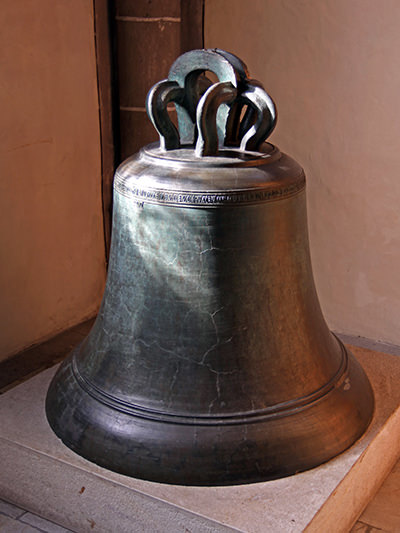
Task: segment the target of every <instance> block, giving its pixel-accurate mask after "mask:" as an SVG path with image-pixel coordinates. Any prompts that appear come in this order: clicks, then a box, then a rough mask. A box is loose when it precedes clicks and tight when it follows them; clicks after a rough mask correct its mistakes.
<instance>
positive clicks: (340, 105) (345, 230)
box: [205, 0, 400, 344]
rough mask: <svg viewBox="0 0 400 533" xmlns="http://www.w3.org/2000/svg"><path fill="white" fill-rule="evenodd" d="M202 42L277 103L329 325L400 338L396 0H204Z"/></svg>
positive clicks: (279, 136)
mask: <svg viewBox="0 0 400 533" xmlns="http://www.w3.org/2000/svg"><path fill="white" fill-rule="evenodd" d="M205 16H206V20H205V45H206V47H219V48H223V49H226V50H229V51H231V52H233V53H235V54H237V55H238V56H239V57H241V58H242V59H243V60H244V61H245V62H246V63H247V65H248V67H249V69H250V73H251V75H252V76H253V77H254V78H257V79H259V80H260V81H262V82H263V83H264V85H265V87H266V89H267V90H268V92H270V94H271V96H273V98H274V99H275V101H276V103H277V106H278V113H279V120H278V126H277V130H276V133H274V134H273V136H272V137H271V140H272V142H274V143H276V144H278V146H280V148H281V149H282V150H284V151H286V152H287V153H289V154H291V155H292V156H293V157H295V158H296V159H297V160H298V161H299V162H300V163H301V164H302V165H303V166H304V168H305V170H306V174H307V178H308V205H309V226H310V240H311V246H312V258H313V267H314V274H315V279H316V283H317V289H318V293H319V297H320V301H321V304H322V307H323V310H324V314H325V317H326V319H327V321H328V323H329V325H330V327H331V328H333V329H335V330H336V331H339V332H342V333H348V334H353V335H361V336H365V337H370V338H373V339H377V340H384V341H388V342H392V343H396V344H400V52H399V50H400V30H399V28H400V2H399V1H398V0H380V1H377V0H252V1H251V2H244V1H243V0H206V13H205Z"/></svg>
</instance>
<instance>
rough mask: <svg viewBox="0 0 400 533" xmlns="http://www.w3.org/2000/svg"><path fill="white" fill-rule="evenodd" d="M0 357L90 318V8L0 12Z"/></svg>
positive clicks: (93, 192) (94, 249)
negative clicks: (0, 118) (0, 117)
mask: <svg viewBox="0 0 400 533" xmlns="http://www.w3.org/2000/svg"><path fill="white" fill-rule="evenodd" d="M0 25H1V32H0V64H1V73H2V74H1V83H0V101H1V116H2V126H1V130H0V151H1V158H0V165H1V170H0V213H1V216H0V250H1V266H0V295H1V297H0V359H4V358H6V357H7V356H9V355H11V354H13V353H15V352H17V351H19V350H21V349H23V348H25V347H26V346H29V345H30V344H33V343H35V342H38V341H41V340H43V339H45V338H47V337H50V336H52V335H53V334H55V333H56V332H58V331H60V330H62V329H65V328H67V327H69V326H71V325H73V324H76V323H79V322H80V321H81V320H83V319H84V318H86V317H89V316H91V315H93V314H94V313H95V311H96V310H97V308H98V305H99V301H100V298H101V295H102V289H103V283H104V278H105V259H104V240H103V229H102V227H103V226H102V209H101V168H100V141H99V119H98V108H97V106H98V98H97V84H96V64H95V49H94V27H93V2H92V1H91V0H57V1H56V2H54V1H53V0H40V2H37V1H36V0H18V1H15V0H3V1H2V3H1V10H0Z"/></svg>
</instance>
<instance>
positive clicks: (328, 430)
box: [46, 352, 375, 486]
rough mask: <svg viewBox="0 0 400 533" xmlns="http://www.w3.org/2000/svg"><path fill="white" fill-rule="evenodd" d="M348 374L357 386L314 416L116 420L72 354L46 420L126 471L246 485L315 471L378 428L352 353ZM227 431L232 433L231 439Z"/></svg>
mask: <svg viewBox="0 0 400 533" xmlns="http://www.w3.org/2000/svg"><path fill="white" fill-rule="evenodd" d="M348 377H349V380H350V382H351V384H352V385H351V387H348V386H347V385H348V383H347V382H346V381H345V382H343V383H342V384H341V385H340V386H339V387H336V388H334V389H333V390H332V391H331V393H330V394H327V395H325V396H324V397H323V398H322V399H321V400H320V401H318V402H315V403H314V404H312V405H310V407H309V409H307V410H306V412H304V411H300V412H294V413H291V414H290V415H289V416H286V417H283V418H281V419H278V420H276V419H275V420H267V421H258V422H256V423H253V424H251V423H250V424H248V423H243V424H242V429H241V427H240V426H237V425H231V426H224V427H223V428H219V427H207V426H195V427H194V426H181V425H177V424H165V423H163V422H160V421H154V420H144V419H140V418H138V417H133V416H131V415H126V414H123V413H118V416H117V418H116V419H115V413H116V411H115V410H113V409H111V408H110V407H108V406H105V405H102V404H100V403H99V402H97V401H96V400H95V399H94V398H93V397H91V396H90V395H88V394H87V392H85V391H84V390H83V389H82V388H81V386H80V384H78V382H77V381H76V380H75V378H74V377H73V373H72V369H71V358H70V357H69V358H68V359H67V360H66V361H65V362H64V363H63V364H62V365H61V367H60V368H59V370H58V372H57V374H56V375H55V376H54V378H53V380H52V382H51V384H50V387H49V391H48V394H47V398H46V416H47V420H48V422H49V424H50V426H51V428H52V429H53V431H54V432H55V433H56V435H57V436H58V437H59V438H60V439H61V440H62V441H63V443H64V444H65V445H66V446H67V447H69V448H70V449H72V450H73V451H74V452H75V453H77V454H78V455H80V456H82V457H84V458H86V459H88V460H89V461H91V462H93V463H95V464H97V465H99V466H101V467H104V468H107V469H109V470H112V471H115V472H118V473H120V474H124V475H128V476H131V477H135V478H139V479H146V480H149V481H155V482H161V483H169V484H178V485H192V486H224V485H240V484H245V483H254V482H262V481H268V480H272V479H277V478H282V477H287V476H290V475H293V474H297V473H298V472H302V471H305V470H309V469H312V468H315V467H317V466H319V465H321V464H323V463H326V462H327V461H329V460H330V459H333V458H334V457H336V456H338V455H339V454H341V453H343V452H344V451H346V450H347V449H349V448H350V447H351V446H353V445H354V444H355V443H356V442H357V441H358V440H359V439H360V438H361V437H362V436H363V434H364V433H365V431H366V430H367V428H368V427H369V425H370V424H371V421H372V419H373V414H374V408H375V401H374V395H373V391H372V387H371V385H370V383H369V380H368V378H367V376H366V374H365V372H364V370H363V369H362V367H361V366H360V364H359V363H358V361H357V360H356V359H355V358H354V356H353V355H352V354H351V352H349V369H348ZM338 411H339V415H340V416H339V418H338V419H336V418H335V416H334V415H335V414H336V413H337V412H338ZM115 420H116V422H115ZM110 424H115V427H114V428H112V427H111V426H110ZM88 428H89V431H88ZM114 430H115V434H114V433H113V431H114ZM221 431H223V432H226V433H224V435H225V437H224V439H222V438H221V435H222V433H221ZM244 435H245V438H244V437H243V436H244Z"/></svg>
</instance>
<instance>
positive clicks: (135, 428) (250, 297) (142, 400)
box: [46, 51, 374, 485]
mask: <svg viewBox="0 0 400 533" xmlns="http://www.w3.org/2000/svg"><path fill="white" fill-rule="evenodd" d="M197 52H199V51H197ZM208 52H209V53H208V55H207V57H209V56H210V53H212V54H217V55H218V54H219V53H220V52H218V51H208ZM189 54H190V53H189ZM186 56H187V54H186ZM213 57H214V56H213ZM227 57H228V58H229V55H228V56H226V55H224V56H223V62H222V67H224V68H225V65H226V62H227V60H228V59H227ZM201 58H202V56H201V54H197V55H196V65H197V67H196V68H197V69H198V68H200V67H201V65H202V63H201ZM184 59H185V58H184ZM214 59H215V61H216V62H217V63H218V61H219V59H218V57H214ZM236 59H237V58H236ZM185 61H186V59H185ZM233 63H234V65H235V62H233ZM199 65H200V67H199ZM222 67H221V72H222V74H221V76H222V75H223V68H222ZM172 70H173V69H172ZM186 70H187V69H186ZM173 72H174V76H175V79H177V80H178V81H179V76H178V75H177V74H176V69H175V70H173ZM196 72H197V71H196ZM232 72H233V73H234V66H233V67H232V68H230V70H229V72H228V73H229V76H230V78H229V79H231V80H234V79H235V78H234V76H233V74H232ZM243 72H244V71H242V70H241V71H240V76H241V77H240V76H239V75H238V79H241V80H242V81H241V83H242V85H243V84H244V85H245V82H244V81H243V76H244V74H243ZM178 81H177V82H176V83H178ZM223 81H225V80H223ZM182 83H183V84H184V80H183V81H182ZM232 83H233V82H232ZM174 87H175V86H174ZM238 87H239V89H240V87H241V85H238ZM257 90H259V87H258V85H257ZM243 91H249V89H248V86H247V87H246V86H245V87H244V89H243ZM153 93H154V94H156V93H157V92H156V91H153ZM173 94H174V95H176V94H181V93H179V91H175V92H174V93H173ZM207 94H210V95H211V94H212V91H210V92H209V93H207ZM246 94H247V93H246ZM205 97H207V95H206V96H205ZM179 98H181V96H180V97H179ZM261 101H262V102H264V101H265V102H267V103H268V106H269V107H268V113H269V114H265V116H266V117H267V118H266V120H267V121H269V122H268V124H269V126H268V127H269V130H271V125H270V123H271V116H273V113H272V111H271V109H272V108H271V106H273V103H271V102H272V101H271V100H270V99H269V100H268V98H263V99H261ZM182 102H183V104H184V100H183V99H181V100H180V105H183V104H182ZM239 103H240V102H239ZM148 105H150V106H151V105H152V103H151V102H150V103H148ZM159 105H160V104H159V102H158V103H157V106H159ZM223 105H225V104H223ZM260 105H263V104H260ZM230 106H231V107H230V109H231V111H230V112H232V113H233V112H234V113H236V114H237V113H238V110H237V109H235V102H233V103H231V104H230ZM205 107H207V109H208V110H209V109H212V106H205ZM157 112H159V114H160V116H161V117H162V116H163V115H162V113H161V112H160V110H158V111H157ZM215 113H217V111H215ZM226 114H227V113H226V112H225V115H226ZM182 116H183V115H182ZM257 116H258V117H262V116H264V115H263V114H262V112H259V113H258V115H257ZM214 119H215V120H218V117H217V116H215V117H214ZM157 120H158V122H157V124H158V126H159V128H160V131H161V133H160V135H161V134H162V128H163V126H162V120H161V119H159V118H158V119H157ZM227 120H228V122H230V124H231V125H232V124H233V123H234V120H233V119H232V117H231V119H230V118H229V116H228V119H227ZM246 120H248V128H254V127H255V126H257V124H258V122H257V120H259V123H260V124H261V126H260V127H262V128H265V125H263V123H262V120H261V118H260V119H257V120H255V119H254V120H253V121H252V120H250V119H246ZM198 122H199V123H201V121H198ZM220 128H221V124H219V129H220ZM211 130H212V128H211ZM239 130H240V128H239V129H238V130H237V131H236V133H235V134H234V137H235V138H237V135H239V133H238V131H239ZM165 131H167V132H168V131H170V128H169V126H168V127H167V128H166V130H165ZM246 131H250V130H249V129H248V130H244V131H242V134H241V135H242V137H245V136H246ZM226 135H227V134H226ZM232 135H233V133H232ZM254 135H255V137H257V133H255V134H254ZM239 136H240V135H239ZM255 137H254V138H255ZM225 141H226V144H228V145H229V142H228V141H227V139H225ZM239 144H240V139H239ZM165 145H168V142H167V143H164V146H165ZM210 145H212V146H217V147H218V146H219V147H218V148H216V149H217V151H218V153H217V154H211V155H207V156H204V157H198V152H199V147H197V150H196V146H195V145H194V144H192V145H190V146H186V145H185V146H181V147H177V148H176V147H175V148H174V149H171V150H168V151H166V150H163V149H162V148H160V147H159V146H158V145H149V146H147V147H146V148H144V149H143V150H142V151H141V152H140V154H138V155H137V156H134V157H131V158H129V159H128V160H127V161H125V162H124V163H123V164H122V165H121V166H120V167H119V169H118V170H117V172H116V175H115V179H114V212H113V230H112V246H111V255H110V264H109V271H108V277H107V285H106V289H105V293H104V297H103V302H102V305H101V309H100V312H99V314H98V317H97V320H96V322H95V325H94V326H93V329H92V331H91V332H90V334H89V335H88V337H87V338H86V339H85V340H84V341H83V342H82V344H81V345H80V346H78V347H77V348H76V349H75V350H74V351H73V352H72V353H71V354H70V356H69V357H68V359H66V360H65V361H64V363H63V364H62V365H61V367H60V368H59V370H58V372H57V374H56V375H55V377H54V379H53V381H52V383H51V385H50V388H49V391H48V395H47V400H46V413H47V418H48V421H49V423H50V425H51V427H52V428H53V430H54V431H55V433H56V434H57V435H58V436H59V437H60V438H61V439H62V440H63V442H64V443H65V444H66V445H67V446H69V447H70V448H71V449H72V450H74V451H76V452H77V453H78V454H80V455H82V456H83V457H86V458H87V459H89V460H91V461H93V462H95V463H97V464H99V465H101V466H104V467H106V468H109V469H111V470H115V471H117V472H120V473H123V474H126V475H130V476H134V477H140V478H144V479H149V480H155V481H161V482H168V483H178V484H191V485H224V484H230V483H248V482H254V481H262V480H267V479H273V478H277V477H282V476H287V475H290V474H293V473H296V472H299V471H302V470H306V469H308V468H312V467H314V466H317V465H319V464H321V463H323V462H325V461H327V460H329V459H330V458H332V457H334V456H336V455H337V454H339V453H341V452H343V451H344V450H346V449H347V448H348V447H349V446H351V445H352V444H353V443H354V442H355V441H356V440H357V439H358V438H359V437H360V436H361V435H362V434H363V432H364V431H365V429H366V428H367V426H368V424H369V423H370V420H371V418H372V413H373V406H374V400H373V393H372V390H371V387H370V384H369V382H368V379H367V377H366V375H365V373H364V371H363V369H362V368H361V366H360V365H359V364H358V363H357V361H356V360H355V358H354V356H353V355H352V354H351V352H349V350H348V349H347V348H346V347H344V346H343V344H342V343H341V342H340V341H339V339H337V338H336V337H335V336H334V335H333V334H332V333H331V332H330V331H329V329H328V327H327V325H326V323H325V320H324V318H323V315H322V312H321V309H320V305H319V302H318V297H317V294H316V291H315V286H314V281H313V276H312V268H311V261H310V254H309V244H308V233H307V215H306V201H305V177H304V173H303V171H302V169H301V167H300V166H299V165H298V164H297V163H296V162H295V161H293V160H292V159H291V158H290V157H288V156H287V155H285V154H282V153H281V152H279V150H278V149H277V148H276V147H274V146H272V145H270V144H268V143H265V144H262V145H260V146H259V147H258V148H257V151H248V150H243V149H241V150H240V149H238V148H235V147H234V146H233V147H232V146H222V147H221V146H220V145H219V144H218V142H217V143H216V142H215V140H214V141H213V142H212V143H211V144H210Z"/></svg>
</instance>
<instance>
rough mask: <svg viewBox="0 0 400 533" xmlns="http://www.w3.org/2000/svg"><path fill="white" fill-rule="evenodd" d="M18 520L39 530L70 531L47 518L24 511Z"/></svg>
mask: <svg viewBox="0 0 400 533" xmlns="http://www.w3.org/2000/svg"><path fill="white" fill-rule="evenodd" d="M20 521H21V522H23V523H24V524H29V525H30V526H33V527H35V528H37V529H39V530H40V531H44V532H45V533H70V531H71V530H70V529H65V528H64V527H61V526H58V525H57V524H55V523H54V522H50V521H49V520H46V519H45V518H41V517H40V516H37V515H35V514H32V513H25V514H24V515H23V516H22V517H21V518H20Z"/></svg>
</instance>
